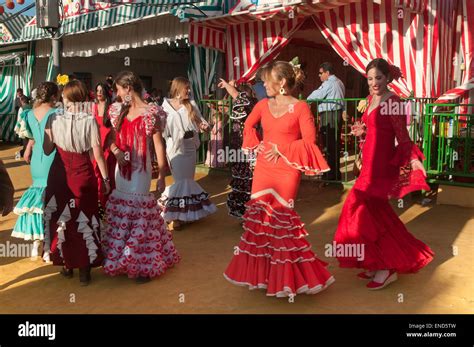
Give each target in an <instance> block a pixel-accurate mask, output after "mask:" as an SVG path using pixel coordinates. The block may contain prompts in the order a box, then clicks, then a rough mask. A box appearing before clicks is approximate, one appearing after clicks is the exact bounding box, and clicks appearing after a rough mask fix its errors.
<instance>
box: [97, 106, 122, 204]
mask: <svg viewBox="0 0 474 347" xmlns="http://www.w3.org/2000/svg"><path fill="white" fill-rule="evenodd" d="M92 112H93V114H94V117H95V120H96V121H97V124H98V125H99V130H100V139H101V145H102V150H103V151H104V159H105V163H106V165H107V169H108V172H109V178H110V188H111V189H112V190H113V189H114V188H115V177H114V172H115V165H116V164H117V160H116V159H115V156H114V155H113V153H112V151H111V150H110V143H111V135H112V134H111V132H112V124H110V125H109V126H107V125H106V124H104V120H105V118H104V117H101V116H100V115H99V108H98V105H97V104H94V105H93V109H92ZM106 112H108V110H106ZM94 173H95V176H96V177H97V185H98V187H99V202H100V206H99V207H100V208H105V204H106V203H107V199H108V197H109V195H110V193H109V194H107V195H106V194H105V184H104V180H103V179H102V174H101V173H100V170H99V166H98V165H97V162H96V161H94Z"/></svg>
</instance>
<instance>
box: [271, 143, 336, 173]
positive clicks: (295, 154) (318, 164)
mask: <svg viewBox="0 0 474 347" xmlns="http://www.w3.org/2000/svg"><path fill="white" fill-rule="evenodd" d="M299 141H301V143H302V144H303V146H304V148H301V149H300V148H298V147H299V146H297V147H296V149H295V150H293V151H290V150H289V152H290V153H288V154H287V155H285V154H283V151H280V150H279V149H278V146H276V149H277V152H278V154H280V156H281V157H282V158H283V160H284V161H285V162H286V164H288V165H289V166H291V167H292V168H295V169H297V170H299V171H301V172H303V173H304V174H305V175H306V176H314V175H322V174H323V173H324V172H327V171H330V170H331V169H330V168H329V166H328V164H327V162H326V160H324V157H323V155H322V154H321V151H320V150H319V148H318V146H316V145H315V144H313V143H306V142H304V141H303V140H299ZM280 147H282V146H280Z"/></svg>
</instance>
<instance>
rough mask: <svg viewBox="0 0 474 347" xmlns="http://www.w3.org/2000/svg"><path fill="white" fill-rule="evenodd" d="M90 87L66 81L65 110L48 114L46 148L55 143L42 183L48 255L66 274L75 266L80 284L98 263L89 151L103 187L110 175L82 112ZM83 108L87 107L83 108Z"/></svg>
mask: <svg viewBox="0 0 474 347" xmlns="http://www.w3.org/2000/svg"><path fill="white" fill-rule="evenodd" d="M87 98H88V92H87V88H86V86H85V85H84V83H82V82H80V81H77V80H74V81H71V82H69V83H68V84H66V85H65V86H64V90H63V101H64V111H63V112H62V114H60V112H57V114H55V115H54V116H53V117H50V118H49V119H48V123H47V125H46V128H45V139H44V144H43V148H44V152H45V153H46V154H49V153H51V152H52V151H53V149H54V148H55V147H56V148H57V153H56V157H55V158H54V161H53V164H52V166H51V170H50V174H49V177H48V185H47V189H46V200H45V201H46V208H45V210H44V219H45V223H46V227H45V232H49V234H50V240H51V260H52V261H53V264H54V265H61V266H63V269H62V271H61V273H62V274H63V275H64V276H65V277H67V278H70V277H72V276H73V269H79V276H80V278H79V279H80V282H81V285H88V284H89V282H90V280H91V277H90V269H91V267H95V266H100V265H102V260H103V256H102V252H101V249H100V246H99V245H100V236H99V232H100V231H99V208H98V194H97V180H96V176H95V174H94V167H93V165H92V161H91V154H92V153H93V156H94V158H95V160H96V161H97V164H98V166H99V169H100V172H101V174H102V179H103V181H104V188H105V193H106V194H107V193H109V192H110V183H109V181H110V180H109V175H108V172H107V166H106V163H105V160H104V156H103V153H102V147H101V143H100V133H99V127H98V125H97V122H96V120H95V118H94V116H92V114H90V113H87V112H83V110H84V104H85V102H86V101H87ZM86 109H87V108H86Z"/></svg>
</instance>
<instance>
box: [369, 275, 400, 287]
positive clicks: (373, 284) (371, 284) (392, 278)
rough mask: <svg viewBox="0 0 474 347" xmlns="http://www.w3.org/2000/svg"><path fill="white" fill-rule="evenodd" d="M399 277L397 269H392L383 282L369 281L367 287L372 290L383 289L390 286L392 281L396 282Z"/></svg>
mask: <svg viewBox="0 0 474 347" xmlns="http://www.w3.org/2000/svg"><path fill="white" fill-rule="evenodd" d="M397 279H398V276H397V272H396V271H395V270H390V271H389V273H388V276H387V278H386V279H385V281H383V282H382V283H379V282H375V281H374V280H372V281H370V282H369V283H367V288H369V289H370V290H377V289H382V288H385V287H386V286H388V285H389V284H390V283H392V282H395V281H396V280H397Z"/></svg>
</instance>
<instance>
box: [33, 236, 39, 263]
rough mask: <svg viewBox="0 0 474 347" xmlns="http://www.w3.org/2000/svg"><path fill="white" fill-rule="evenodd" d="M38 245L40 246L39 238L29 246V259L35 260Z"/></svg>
mask: <svg viewBox="0 0 474 347" xmlns="http://www.w3.org/2000/svg"><path fill="white" fill-rule="evenodd" d="M39 246H40V241H39V240H35V241H33V246H32V247H31V260H36V258H38V249H39Z"/></svg>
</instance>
